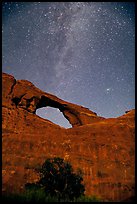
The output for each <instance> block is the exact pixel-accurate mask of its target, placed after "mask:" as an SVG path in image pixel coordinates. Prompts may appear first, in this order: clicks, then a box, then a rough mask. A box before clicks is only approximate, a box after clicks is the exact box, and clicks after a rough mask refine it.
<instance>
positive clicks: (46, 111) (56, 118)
mask: <svg viewBox="0 0 137 204" xmlns="http://www.w3.org/2000/svg"><path fill="white" fill-rule="evenodd" d="M35 114H36V115H37V116H39V117H40V118H42V119H47V120H49V121H51V122H53V123H54V124H56V125H59V126H60V127H64V128H72V125H71V124H70V122H69V121H68V120H67V119H66V118H65V117H64V115H63V114H62V112H60V110H59V109H58V108H54V107H50V106H46V107H42V108H38V109H36V113H35Z"/></svg>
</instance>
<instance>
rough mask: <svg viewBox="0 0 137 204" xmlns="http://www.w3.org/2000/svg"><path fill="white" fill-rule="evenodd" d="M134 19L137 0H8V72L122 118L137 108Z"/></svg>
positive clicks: (100, 112) (5, 56)
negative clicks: (79, 0) (24, 0)
mask: <svg viewBox="0 0 137 204" xmlns="http://www.w3.org/2000/svg"><path fill="white" fill-rule="evenodd" d="M134 21H135V5H134V3H133V2H105V3H104V2H3V9H2V55H3V58H2V59H3V60H2V71H3V72H6V73H9V74H12V75H14V77H15V78H16V79H26V80H29V81H31V82H32V83H33V84H34V85H35V86H37V87H38V88H40V89H41V90H43V91H46V92H50V93H52V94H55V95H56V96H58V97H60V98H62V99H64V100H67V101H69V102H72V103H76V104H79V105H82V106H85V107H87V108H89V109H90V110H92V111H94V112H96V113H97V114H98V115H100V116H103V117H118V116H120V115H122V114H124V112H125V111H126V110H129V109H133V108H134V106H135V104H134V103H135V94H134V92H135V79H134V78H135V46H134V44H135V42H134V41H135V36H134V35H135V22H134ZM56 114H57V115H56V116H55V115H54V114H53V111H52V110H49V111H48V110H47V115H48V116H49V117H51V118H52V117H53V118H54V119H55V120H56V121H55V122H57V123H59V124H61V125H62V126H67V123H65V122H64V121H63V122H62V121H61V118H60V116H59V115H58V114H59V112H56ZM41 115H43V116H44V115H45V112H43V110H42V111H41Z"/></svg>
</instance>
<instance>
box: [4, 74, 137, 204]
mask: <svg viewBox="0 0 137 204" xmlns="http://www.w3.org/2000/svg"><path fill="white" fill-rule="evenodd" d="M2 97H3V98H2V170H3V171H2V172H3V180H2V184H3V192H12V191H13V192H16V191H21V190H23V188H24V184H25V183H27V182H31V181H32V182H34V180H37V179H38V175H37V174H36V172H35V171H34V168H37V167H39V166H40V165H41V164H42V163H43V162H44V161H45V159H46V158H48V157H54V156H58V157H62V158H65V159H66V160H68V161H69V162H71V164H72V166H73V167H74V169H77V168H80V169H82V171H83V173H84V176H83V177H84V184H85V187H86V194H87V195H98V196H100V197H101V198H102V199H103V200H106V201H111V200H112V201H122V200H126V199H128V198H129V197H133V196H134V183H135V182H134V179H135V169H134V164H135V161H134V159H135V155H134V150H135V146H134V130H135V122H134V115H135V110H131V111H128V112H127V113H126V114H124V115H123V116H120V117H118V118H109V119H105V118H103V117H99V116H97V114H96V113H94V112H92V111H90V110H89V109H87V108H85V107H82V106H79V105H76V104H72V103H68V102H66V101H63V100H61V99H59V98H58V97H56V96H54V95H52V94H49V93H46V92H43V91H41V90H40V89H38V88H36V87H35V86H34V85H33V84H32V83H31V82H29V81H26V80H17V81H16V80H15V79H14V77H12V76H10V75H8V74H4V73H3V74H2ZM46 106H51V107H55V108H58V109H59V110H60V111H61V112H62V113H63V115H64V116H65V117H66V118H67V119H68V121H69V122H70V123H71V124H72V128H69V129H65V128H62V127H60V126H58V125H56V124H54V123H52V122H51V121H49V120H46V119H42V118H40V117H39V116H37V115H36V114H35V113H36V109H38V108H40V107H45V109H46Z"/></svg>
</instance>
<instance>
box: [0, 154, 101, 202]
mask: <svg viewBox="0 0 137 204" xmlns="http://www.w3.org/2000/svg"><path fill="white" fill-rule="evenodd" d="M36 171H37V172H38V173H39V176H40V179H39V181H37V182H35V183H26V185H25V191H24V192H23V193H21V194H11V195H4V196H3V201H4V202H8V201H10V202H11V201H13V202H14V201H16V202H21V203H24V202H26V203H29V202H33V203H43V202H95V201H96V202H97V201H100V200H99V199H98V198H97V197H94V196H92V197H87V196H85V194H84V192H85V187H84V184H83V183H82V182H83V178H82V171H81V170H80V169H79V170H77V172H76V173H75V172H74V170H73V168H72V166H71V164H70V163H68V162H66V161H64V160H63V159H62V158H58V157H55V158H49V159H47V160H46V161H45V162H44V163H43V165H42V167H40V168H39V169H36Z"/></svg>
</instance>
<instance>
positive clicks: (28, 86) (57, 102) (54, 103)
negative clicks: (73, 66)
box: [3, 74, 104, 127]
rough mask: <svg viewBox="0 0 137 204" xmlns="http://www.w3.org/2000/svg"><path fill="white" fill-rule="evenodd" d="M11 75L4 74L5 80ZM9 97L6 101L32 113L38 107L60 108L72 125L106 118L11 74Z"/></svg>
mask: <svg viewBox="0 0 137 204" xmlns="http://www.w3.org/2000/svg"><path fill="white" fill-rule="evenodd" d="M8 77H9V75H7V74H3V80H6V79H7V78H8ZM7 91H8V93H9V94H8V98H7V99H5V100H7V102H6V101H5V103H9V100H10V103H11V104H9V105H11V106H13V105H14V106H15V107H16V108H23V109H25V110H27V111H28V112H30V113H33V114H35V113H36V110H37V109H38V108H42V107H47V106H49V107H54V108H58V109H59V110H60V111H61V112H62V113H63V115H64V117H65V118H66V119H67V120H68V121H69V123H70V124H71V125H72V127H75V126H81V125H86V124H90V123H94V122H97V121H99V120H102V119H104V118H103V117H99V116H97V114H96V113H94V112H92V111H91V110H89V109H88V108H85V107H83V106H79V105H76V104H73V103H69V102H66V101H64V100H62V99H60V98H58V97H56V96H55V95H52V94H49V93H46V92H44V91H41V90H40V89H38V88H37V87H35V86H34V85H33V84H32V83H31V82H29V81H27V80H16V79H15V78H14V77H12V76H10V83H9V88H8V90H7Z"/></svg>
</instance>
